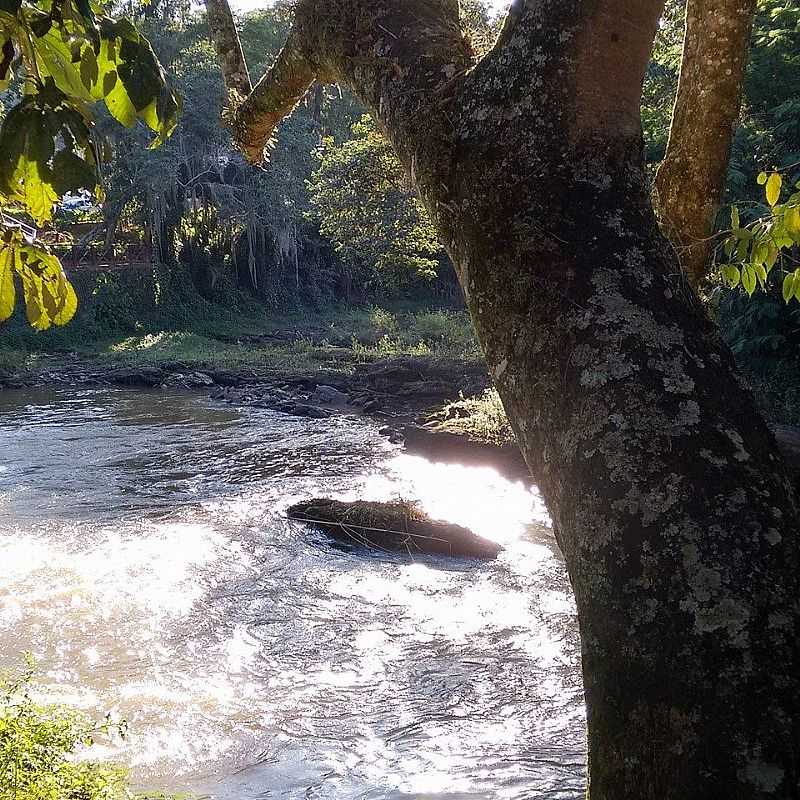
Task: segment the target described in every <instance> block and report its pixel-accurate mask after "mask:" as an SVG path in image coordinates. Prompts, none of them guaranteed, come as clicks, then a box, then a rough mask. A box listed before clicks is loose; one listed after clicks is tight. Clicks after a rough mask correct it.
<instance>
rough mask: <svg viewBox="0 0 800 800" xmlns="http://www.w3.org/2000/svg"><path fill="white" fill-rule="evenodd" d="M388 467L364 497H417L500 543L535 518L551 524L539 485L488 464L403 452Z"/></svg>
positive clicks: (434, 512)
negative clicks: (446, 460) (464, 463)
mask: <svg viewBox="0 0 800 800" xmlns="http://www.w3.org/2000/svg"><path fill="white" fill-rule="evenodd" d="M387 469H388V474H381V475H377V474H376V475H372V476H370V477H369V478H368V479H367V481H366V485H365V486H364V489H363V495H364V497H365V498H370V499H371V498H373V497H375V498H378V497H392V496H395V497H397V496H399V497H404V498H407V499H413V500H417V501H418V502H419V503H420V505H421V506H422V507H423V508H424V509H425V511H426V512H427V513H428V514H430V515H431V516H432V517H434V518H435V519H445V520H448V521H450V522H457V523H459V524H461V525H465V526H467V527H469V528H472V530H474V531H475V532H476V533H478V534H480V535H481V536H485V537H487V538H489V539H493V540H494V541H497V542H500V543H502V544H506V543H508V542H510V541H513V540H515V539H519V537H520V536H521V535H522V533H523V532H524V531H525V529H526V527H527V526H528V525H530V524H531V523H532V522H538V523H540V524H543V525H547V526H549V525H550V517H549V516H548V515H547V510H546V509H545V506H544V501H543V500H542V498H541V495H540V494H539V493H538V492H537V491H536V489H535V488H530V489H529V488H528V487H526V486H525V485H524V484H523V483H522V482H520V481H516V482H512V481H509V480H508V479H506V478H504V477H503V476H502V475H500V474H499V473H498V472H497V471H496V470H494V469H492V468H490V467H464V466H461V465H459V464H439V463H433V462H431V461H428V460H427V459H425V458H421V457H420V456H412V455H406V454H402V455H397V456H395V457H394V458H392V459H391V460H390V461H389V462H388V464H387Z"/></svg>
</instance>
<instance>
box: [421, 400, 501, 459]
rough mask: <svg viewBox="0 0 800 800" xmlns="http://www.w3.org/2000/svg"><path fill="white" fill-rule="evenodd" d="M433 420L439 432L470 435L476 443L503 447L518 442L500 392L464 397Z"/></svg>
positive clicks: (435, 415)
mask: <svg viewBox="0 0 800 800" xmlns="http://www.w3.org/2000/svg"><path fill="white" fill-rule="evenodd" d="M429 421H430V422H431V423H433V425H434V427H435V429H436V430H438V431H444V432H447V433H455V434H458V435H459V436H466V437H468V438H469V439H472V440H473V441H476V442H482V443H485V444H492V445H495V446H497V447H502V446H503V445H505V444H512V443H514V442H515V441H516V439H515V437H514V431H513V430H512V429H511V425H510V423H509V421H508V417H507V416H506V412H505V409H504V408H503V401H502V400H501V399H500V395H499V394H498V393H497V389H494V388H492V389H487V390H486V391H485V392H483V394H481V395H478V396H477V397H464V396H463V395H462V396H461V397H460V398H459V399H458V400H456V401H455V402H453V403H448V404H447V405H446V406H444V408H443V409H442V410H441V411H438V412H437V413H435V414H432V415H431V416H430V417H429Z"/></svg>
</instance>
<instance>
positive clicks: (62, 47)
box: [36, 27, 92, 102]
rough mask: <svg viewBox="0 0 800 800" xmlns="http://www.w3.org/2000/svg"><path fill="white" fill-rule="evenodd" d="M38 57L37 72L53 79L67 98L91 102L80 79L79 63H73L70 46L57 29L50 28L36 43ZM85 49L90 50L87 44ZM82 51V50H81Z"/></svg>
mask: <svg viewBox="0 0 800 800" xmlns="http://www.w3.org/2000/svg"><path fill="white" fill-rule="evenodd" d="M36 44H37V47H36V53H37V55H38V56H39V62H40V63H39V71H40V73H41V74H43V75H49V76H51V77H52V78H53V81H54V82H55V84H56V86H58V88H59V89H60V90H61V91H62V92H64V94H65V95H68V96H69V97H74V98H77V99H78V100H83V101H85V102H91V101H92V95H91V92H90V91H89V89H88V88H87V87H86V85H85V83H84V81H83V79H82V78H81V62H80V60H79V61H78V63H75V62H74V61H73V53H72V49H71V47H70V45H69V44H68V43H67V42H66V41H64V39H63V38H62V36H61V32H60V29H59V28H56V27H52V28H50V30H49V31H48V32H47V34H46V35H44V36H42V37H41V38H40V39H38V40H37V42H36ZM85 48H86V49H91V47H90V46H89V45H88V44H87V45H85ZM81 49H84V48H81Z"/></svg>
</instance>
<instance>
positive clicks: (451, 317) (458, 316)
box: [407, 311, 477, 355]
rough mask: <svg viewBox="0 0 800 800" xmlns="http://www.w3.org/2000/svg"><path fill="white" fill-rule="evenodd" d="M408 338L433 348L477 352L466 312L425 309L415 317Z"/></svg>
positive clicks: (457, 352)
mask: <svg viewBox="0 0 800 800" xmlns="http://www.w3.org/2000/svg"><path fill="white" fill-rule="evenodd" d="M407 338H408V340H409V341H410V343H411V344H415V345H419V344H424V345H427V346H428V347H430V348H431V349H432V350H439V351H445V352H449V353H453V354H457V355H467V354H472V353H477V343H476V341H475V335H474V333H473V331H472V325H471V324H470V321H469V317H468V316H467V314H466V313H464V312H455V311H423V312H421V313H419V314H417V315H416V316H415V317H414V321H413V322H412V324H411V327H410V329H409V331H408V334H407Z"/></svg>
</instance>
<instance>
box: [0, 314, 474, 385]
mask: <svg viewBox="0 0 800 800" xmlns="http://www.w3.org/2000/svg"><path fill="white" fill-rule="evenodd" d="M272 333H278V334H281V335H282V336H283V337H285V338H283V339H281V338H280V337H276V338H274V339H269V338H266V337H267V335H269V334H272ZM67 354H70V355H76V356H78V357H81V358H84V359H90V360H93V361H97V362H100V363H107V364H109V365H123V366H135V365H148V364H158V363H166V362H179V363H182V364H185V365H187V366H188V367H193V368H202V367H204V366H205V367H211V366H217V367H230V368H236V367H239V368H246V367H251V368H254V369H271V368H274V369H278V370H280V369H307V370H313V369H319V368H325V369H341V370H344V371H348V370H350V369H352V367H353V365H354V364H357V363H362V362H368V361H374V360H376V359H379V358H388V357H392V356H398V355H410V356H422V357H424V356H434V357H450V358H458V359H464V360H474V359H479V358H480V353H479V350H478V347H477V345H476V342H475V338H474V336H473V333H472V327H471V324H470V321H469V318H468V316H467V314H466V312H463V311H450V310H427V309H425V310H413V309H400V310H395V311H393V310H388V309H383V308H378V307H367V308H356V309H354V308H350V309H344V308H332V309H330V310H327V311H324V312H320V311H317V312H310V311H306V310H300V311H294V312H291V313H284V314H280V315H279V314H268V313H264V314H257V315H249V316H247V315H241V316H236V315H234V316H233V317H231V318H227V317H216V318H213V317H212V318H209V317H199V318H197V319H195V320H194V321H192V322H191V323H186V324H185V325H183V326H180V327H175V326H173V327H167V328H164V329H160V328H158V327H153V326H143V325H142V326H139V329H138V330H131V331H126V332H124V333H118V334H115V335H108V334H101V333H98V332H96V331H93V330H92V329H87V327H86V325H85V324H84V325H81V323H80V321H78V322H75V323H72V324H70V325H68V326H66V327H65V328H60V329H51V330H48V331H44V332H42V333H37V332H35V331H32V330H30V329H29V328H27V327H26V326H25V324H24V321H21V320H19V319H15V320H13V321H12V322H11V323H6V324H5V325H3V326H0V369H3V370H7V371H16V370H21V369H24V368H25V367H35V366H36V364H37V362H38V361H40V360H41V359H42V358H45V357H55V358H56V360H57V359H58V357H59V356H62V357H63V356H65V355H67Z"/></svg>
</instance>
